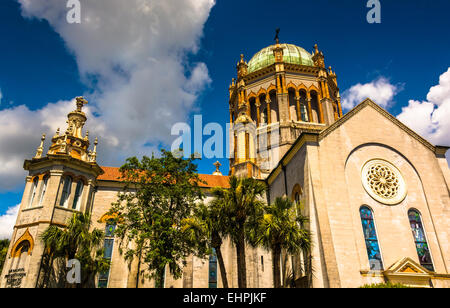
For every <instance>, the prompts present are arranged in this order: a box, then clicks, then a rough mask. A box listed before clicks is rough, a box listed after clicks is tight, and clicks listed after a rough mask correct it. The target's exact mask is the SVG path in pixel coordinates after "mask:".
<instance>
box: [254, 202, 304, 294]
mask: <svg viewBox="0 0 450 308" xmlns="http://www.w3.org/2000/svg"><path fill="white" fill-rule="evenodd" d="M264 212H265V214H264V216H263V218H262V220H261V222H260V224H259V228H258V232H257V235H256V241H255V243H257V244H260V245H262V246H263V247H265V248H267V249H270V250H271V251H272V262H273V265H272V267H273V284H274V287H275V288H280V287H281V272H280V261H281V252H282V250H286V251H287V253H289V254H296V253H299V252H300V251H302V250H303V251H308V250H309V248H310V246H311V239H310V232H309V231H308V230H306V229H305V228H304V227H303V226H304V223H305V222H306V221H307V218H306V217H304V216H302V215H301V214H300V211H299V210H298V208H297V204H295V203H294V202H292V201H291V200H289V199H288V198H286V197H283V198H280V197H279V198H276V199H275V203H273V204H271V205H268V206H265V207H264Z"/></svg>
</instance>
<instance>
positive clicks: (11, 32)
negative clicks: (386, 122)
mask: <svg viewBox="0 0 450 308" xmlns="http://www.w3.org/2000/svg"><path fill="white" fill-rule="evenodd" d="M18 1H19V2H20V0H18ZM18 1H15V0H2V1H1V3H0V23H1V27H0V37H1V38H2V44H1V48H0V93H1V95H0V97H1V101H0V121H1V119H2V117H1V113H2V112H4V113H5V114H7V113H6V111H7V110H15V113H12V114H13V115H16V114H19V115H20V114H21V113H18V111H17V110H16V109H14V108H17V107H18V106H21V105H25V106H26V107H27V108H28V109H29V111H31V112H33V111H38V110H42V109H43V108H46V106H47V105H48V104H49V103H55V104H56V103H58V102H62V101H69V100H71V99H73V98H74V97H76V96H79V95H86V96H87V97H88V98H89V99H90V101H91V102H92V105H93V106H94V107H93V108H94V109H93V111H92V112H93V113H94V114H100V113H102V112H103V111H105V109H107V108H108V107H107V106H108V102H112V100H113V98H114V97H119V98H121V99H122V98H123V99H124V102H125V103H122V104H121V105H120V108H124V110H126V108H127V106H126V102H127V99H129V100H130V101H131V100H132V98H133V95H134V94H130V92H133V91H134V90H136V91H137V92H139V91H143V92H145V86H144V88H143V89H142V87H143V86H142V83H139V82H136V87H135V86H133V88H131V89H132V90H133V91H131V90H129V89H126V90H124V91H122V92H120V91H119V90H117V89H116V85H119V86H117V88H119V87H126V83H127V82H128V81H130V80H132V79H133V74H134V73H135V72H136V76H140V71H138V70H136V69H135V68H134V67H136V66H139V65H140V62H139V61H134V59H130V58H124V57H122V55H121V54H120V53H121V52H122V50H119V51H118V52H116V51H114V50H113V49H114V46H116V45H117V41H115V44H112V45H107V44H105V45H106V46H107V47H108V48H104V49H101V50H98V49H96V48H97V47H96V46H97V45H99V46H100V45H102V44H103V42H100V41H98V40H97V41H96V40H93V39H92V40H88V39H86V40H84V37H82V36H77V35H80V33H81V35H82V34H83V33H86V32H83V31H80V32H77V31H78V30H74V31H73V32H71V31H72V30H71V28H68V26H64V25H61V24H60V23H58V21H57V20H55V18H56V17H54V16H53V15H52V14H50V13H48V12H42V11H40V10H39V8H38V7H33V5H30V6H29V7H26V8H25V9H24V11H21V6H20V3H19V2H18ZM39 1H40V0H37V1H36V2H37V3H39ZM183 1H184V0H183ZM202 1H203V2H204V3H205V5H206V6H207V5H208V4H207V2H208V1H211V0H202ZM49 2H52V3H56V2H57V1H49ZM83 2H85V1H83V0H82V1H81V3H82V14H84V13H86V14H92V13H91V12H85V11H83V9H85V6H83V5H84V4H83ZM100 2H101V1H100ZM132 2H133V1H130V2H129V3H132ZM149 2H152V1H149ZM167 2H168V3H171V2H174V1H167ZM186 2H188V0H186ZM104 3H105V6H108V5H109V4H108V2H107V1H104ZM110 3H113V4H115V3H118V2H117V1H111V2H110ZM209 4H211V2H209ZM168 5H170V4H168ZM86 6H87V5H86ZM111 6H112V4H111ZM131 6H132V4H130V7H131ZM119 9H123V8H117V7H110V8H109V7H106V8H105V10H104V11H105V12H108V10H111V11H110V12H111V14H112V15H114V16H112V17H111V18H116V19H118V20H120V18H122V16H123V18H130V16H129V15H127V12H118V11H117V10H119ZM381 9H382V22H381V24H369V23H367V21H366V14H367V12H368V10H369V9H368V8H366V1H365V0H359V1H354V0H344V1H332V0H328V1H325V0H314V1H300V0H283V1H279V0H278V1H255V0H245V1H242V0H241V1H236V0H218V1H216V3H215V5H214V6H213V7H212V9H211V10H209V8H208V9H207V10H205V11H201V13H198V14H199V15H200V17H199V18H198V20H199V21H198V22H196V21H189V22H187V23H186V24H187V25H188V26H192V31H187V30H185V29H184V28H183V27H180V28H177V27H173V28H171V26H170V25H169V26H167V27H165V28H163V30H166V29H169V30H170V31H169V30H167V31H166V32H164V31H163V30H161V31H160V32H161V33H163V35H160V36H158V38H157V39H155V40H153V41H151V43H152V44H149V45H146V47H145V48H148V52H149V55H151V56H152V59H156V60H154V61H159V60H160V62H162V63H166V61H167V63H169V64H168V65H167V67H168V68H167V69H168V70H169V71H170V68H171V67H175V68H176V69H178V68H179V67H181V68H182V69H183V70H184V71H183V73H182V74H184V76H185V77H186V80H185V81H183V78H182V76H179V75H177V76H174V77H173V79H175V80H180V79H181V81H179V84H180V85H179V87H181V88H183V89H186V88H187V90H186V92H187V94H186V93H184V92H183V95H184V94H186V97H185V98H184V99H185V100H186V103H185V104H184V105H183V106H184V107H185V110H184V111H185V112H184V113H181V114H180V113H177V114H176V116H174V117H176V118H177V119H179V118H183V117H184V118H185V119H186V120H187V121H190V119H192V115H193V114H202V115H203V121H204V122H218V123H220V124H225V123H226V122H227V121H228V120H229V115H228V86H229V84H230V81H231V78H233V77H235V75H236V68H235V66H236V62H237V61H238V60H239V55H240V54H241V53H243V54H244V55H245V58H246V60H247V61H248V60H250V58H251V56H252V55H253V54H255V53H256V52H258V51H259V50H260V49H262V48H263V47H266V46H268V45H270V44H272V43H273V37H274V30H275V29H276V28H281V33H280V40H281V41H282V42H286V43H292V44H296V45H299V46H301V47H303V48H305V49H306V50H308V51H312V49H313V47H312V46H313V45H314V44H315V43H317V44H318V45H319V49H320V50H322V51H323V52H324V54H325V61H326V65H327V66H328V65H331V66H332V68H333V70H334V71H335V72H336V73H337V75H338V84H339V87H340V89H341V93H346V94H347V95H348V97H350V96H351V95H352V94H354V96H356V97H358V95H359V94H360V92H358V91H361V89H366V90H367V91H369V93H371V92H370V91H372V90H375V91H377V90H379V91H381V90H383V89H388V90H389V89H391V90H392V93H391V95H389V93H388V97H387V98H386V101H383V102H381V104H382V105H383V104H384V105H385V107H386V108H387V109H388V111H390V112H391V113H392V114H394V115H395V116H397V115H399V114H400V113H402V108H403V107H407V106H409V101H410V100H414V101H417V104H416V105H415V106H416V107H417V106H419V105H420V106H422V107H426V106H431V105H432V104H433V103H435V102H433V101H432V102H431V103H428V102H427V94H428V93H429V92H430V88H432V87H433V86H436V85H438V84H439V77H440V76H441V75H443V74H444V73H445V72H446V71H447V70H448V69H449V66H450V52H449V50H450V40H449V39H448V32H449V29H450V19H449V18H448V12H449V11H450V2H449V1H447V0H435V1H418V0H417V1H411V0H410V1H406V0H397V1H386V0H384V1H383V0H381ZM130 10H131V9H130ZM94 12H95V11H94ZM196 12H197V11H196ZM105 14H106V13H105ZM122 14H123V15H122ZM24 16H25V17H24ZM82 16H83V15H82ZM90 16H91V15H90ZM105 16H106V17H105ZM107 16H108V15H102V18H107ZM180 16H181V17H179V18H183V14H182V12H181V15H180ZM36 17H39V18H41V19H38V18H36ZM174 18H177V17H174ZM186 18H188V17H186ZM189 18H192V17H189ZM194 18H195V17H194ZM203 21H206V22H203ZM128 22H133V19H130V20H129V21H128ZM165 22H166V21H161V24H163V25H164V23H165ZM167 22H168V23H169V22H170V21H167ZM137 26H139V24H137ZM73 27H77V26H76V25H73ZM186 28H187V26H186ZM177 29H179V30H177ZM177 31H179V32H180V33H181V34H180V37H177V35H178V33H177ZM183 31H186V33H184V32H183ZM193 33H194V34H193ZM120 35H121V34H118V36H120ZM148 35H151V34H148ZM172 37H173V40H174V41H173V42H172V41H170V40H171V38H172ZM183 37H186V41H185V42H184V41H183ZM94 38H95V37H94ZM198 38H200V39H199V40H198ZM107 39H109V38H106V36H105V40H107ZM180 40H181V41H183V42H182V43H179V44H181V47H180V46H178V45H176V44H178V41H180ZM191 41H192V42H194V41H195V43H192V42H191ZM78 42H79V43H78ZM158 43H159V44H161V46H162V47H161V48H162V49H161V50H163V52H161V53H164V51H165V50H167V53H170V54H171V52H172V50H173V49H176V50H177V51H176V52H175V53H174V54H176V55H174V56H173V57H172V58H166V56H165V55H160V54H159V53H158V48H159V46H158ZM191 43H192V44H194V45H195V46H191V45H190V44H191ZM78 44H79V45H78ZM80 45H83V46H80ZM150 45H151V46H150ZM111 46H113V48H111ZM149 46H150V47H149ZM167 46H168V47H167ZM174 46H175V47H174ZM89 48H92V50H90V49H89ZM130 48H132V47H130ZM145 48H143V49H140V50H138V51H136V53H135V54H133V56H134V55H136V58H138V57H142V59H146V57H145V56H142V53H141V51H142V50H143V51H144V52H145V51H146V49H145ZM123 50H125V49H123ZM96 52H97V54H99V55H100V56H99V57H96V58H93V57H91V55H92V54H94V53H96ZM109 52H110V53H111V54H109ZM102 55H104V57H105V58H107V59H108V61H109V62H111V63H119V64H118V67H120V69H121V70H122V69H123V70H124V71H126V72H128V73H129V74H128V75H127V74H123V75H126V76H123V75H121V74H119V73H117V70H115V69H112V70H111V74H113V75H114V74H116V75H117V76H119V77H118V79H120V81H116V80H115V79H113V78H111V79H109V77H105V76H108V74H107V73H105V70H107V69H109V67H108V66H106V65H105V66H101V63H102ZM171 55H172V54H171ZM115 61H117V62H115ZM143 61H144V60H143ZM145 61H147V60H145ZM99 63H100V64H99ZM177 64H179V66H177ZM157 67H160V66H157ZM154 68H155V67H153V66H152V67H151V69H150V68H149V70H148V71H145V72H144V73H143V74H144V76H149V79H150V80H149V83H151V80H154V79H153V78H155V79H157V80H159V79H160V81H161V84H160V85H159V87H156V88H149V93H148V95H149V96H157V97H159V98H160V99H161V101H164V100H165V99H166V96H164V95H165V94H164V93H167V92H170V91H171V89H170V87H169V86H168V87H167V89H164V92H161V94H160V93H159V92H158V91H159V90H158V89H159V88H164V82H165V80H166V79H167V80H169V79H170V77H171V75H170V74H167V76H165V75H164V74H163V75H162V74H158V75H155V76H152V75H151V74H152V73H151V72H152V71H156V70H155V69H154ZM127 70H128V71H127ZM145 74H148V75H145ZM155 74H156V73H155ZM116 75H114V76H116ZM130 76H131V77H130ZM197 77H198V78H197ZM377 80H378V81H379V83H378V85H379V86H380V87H381V88H377V87H375V88H374V87H372V88H370V85H372V86H374V85H376V81H377ZM380 80H381V81H380ZM183 83H185V84H189V86H187V87H185V86H183ZM144 84H145V82H144ZM358 84H360V87H358V86H356V85H358ZM111 85H113V86H111ZM138 85H140V87H139V86H138ZM364 85H366V87H365V88H364V87H363V86H364ZM355 86H356V87H355ZM383 87H385V88H383ZM386 87H387V88H386ZM371 89H372V90H371ZM161 91H162V90H161ZM346 91H347V92H346ZM174 93H175V94H176V93H178V92H176V91H174ZM126 95H130V96H126ZM167 99H168V101H169V100H176V98H167ZM428 100H429V98H428ZM61 104H62V103H61ZM130 104H131V103H130ZM58 106H59V105H58ZM112 106H113V107H111V108H118V107H117V106H116V105H112ZM168 106H173V107H170V108H173V109H174V110H172V111H173V112H177V110H175V109H177V105H175V104H174V105H170V104H169V105H168ZM410 107H411V109H409V111H411V112H410V113H408V114H406V113H405V116H404V117H403V119H405V121H407V122H408V121H409V122H408V123H407V124H410V123H412V124H414V122H415V120H417V119H411V117H410V114H411V113H413V114H416V116H417V117H419V119H420V117H421V116H423V117H424V118H425V117H430V112H428V114H425V115H421V114H419V113H416V112H414V111H415V109H413V107H414V106H412V105H411V106H410ZM102 108H103V109H102ZM168 108H169V107H168ZM434 108H435V109H437V108H438V103H436V106H434ZM417 110H419V109H417ZM420 110H422V109H420ZM433 110H434V109H433V108H432V111H433ZM169 111H170V109H169ZM111 112H112V111H111ZM111 112H109V111H108V114H109V113H111ZM25 114H27V115H28V114H30V113H29V112H28V111H27V112H25ZM153 116H155V115H154V114H153ZM111 117H112V119H116V117H117V115H112V116H111ZM105 118H106V116H105ZM17 119H18V121H20V120H21V119H23V123H20V126H23V127H27V126H33V125H34V124H33V123H31V122H32V121H34V120H35V121H40V120H39V119H40V118H38V119H34V120H33V117H29V118H28V117H25V118H21V117H18V118H17ZM108 119H109V118H108ZM153 120H154V119H153V118H152V117H151V115H150V116H149V117H148V118H147V119H146V121H149V122H152V121H153ZM444 120H445V119H444ZM93 121H95V120H92V119H91V121H88V123H87V125H86V126H87V127H89V126H95V125H94V123H92V122H93ZM441 121H443V120H442V115H441ZM166 122H167V121H166ZM419 122H420V121H419ZM130 123H131V124H127V125H133V123H134V124H135V125H138V126H139V125H141V124H142V123H139V122H138V121H137V122H136V121H135V122H133V121H131V122H130ZM36 125H37V124H36ZM149 125H150V124H149ZM423 125H427V126H426V128H424V127H425V126H423V127H420V128H421V129H423V131H419V133H423V134H425V135H426V136H425V137H428V139H430V140H431V141H432V142H433V141H434V142H440V143H442V142H446V141H447V140H449V139H445V137H440V136H442V135H443V134H442V132H440V135H439V136H437V135H436V131H437V128H436V127H435V126H433V128H432V129H431V128H430V127H431V126H430V125H431V124H430V123H425V124H423ZM441 126H442V127H443V128H441V129H442V130H443V129H446V127H448V126H445V123H441ZM0 127H3V126H2V123H0ZM128 128H129V127H125V128H124V127H121V128H120V130H121V131H123V130H124V129H125V131H126V130H127V129H128ZM129 129H130V134H131V133H135V132H136V131H139V130H138V129H136V130H134V128H129ZM146 129H148V131H146ZM154 129H156V128H155V127H153V126H146V125H143V129H142V130H144V133H145V134H147V135H148V136H152V134H153V130H154ZM417 129H418V130H420V129H419V127H418V128H417ZM94 131H96V132H105V130H102V128H101V127H100V128H94ZM8 133H9V132H8V129H6V130H5V129H4V131H3V132H2V135H0V146H1V147H2V148H0V162H2V163H3V164H6V163H7V162H8V160H7V158H6V157H7V155H15V157H16V160H17V161H20V160H21V161H23V160H24V159H25V158H30V155H32V154H33V152H34V151H35V149H36V147H37V146H38V144H39V139H40V134H42V133H43V132H41V131H33V134H32V135H34V139H35V141H34V142H31V143H30V142H26V143H25V142H24V143H23V146H21V147H18V148H17V149H15V150H14V151H11V153H9V152H8V151H7V150H6V148H5V143H1V138H2V136H3V138H4V140H10V139H14V138H12V136H13V132H12V131H11V133H10V134H8ZM448 133H450V131H449V132H448ZM14 134H16V135H17V136H18V137H17V138H18V139H19V140H17V143H20V142H21V139H20V138H22V135H21V134H19V133H17V131H14ZM155 134H157V135H158V138H157V139H153V138H150V137H149V138H148V140H146V139H145V137H140V138H142V140H141V141H142V142H141V143H145V145H144V144H143V145H142V146H141V145H136V144H131V145H126V146H125V145H124V146H123V147H126V148H130V149H132V150H135V152H133V153H135V155H142V154H143V153H148V151H149V149H156V148H158V147H159V146H161V145H163V144H170V143H171V142H172V141H173V139H174V137H173V136H170V134H168V133H164V131H158V132H157V133H155ZM32 135H30V136H28V135H27V137H30V138H31V136H32ZM444 135H445V134H444ZM8 136H10V137H11V138H8ZM14 136H15V135H14ZM118 136H120V134H119V135H118ZM24 138H25V137H24ZM102 138H107V136H103V135H102ZM117 138H118V139H117V140H119V145H117V144H116V143H114V140H113V139H111V140H108V141H107V142H109V143H108V144H109V145H108V146H111V147H113V145H114V144H115V145H114V146H115V148H117V149H121V150H122V148H121V147H120V142H121V140H122V139H120V138H121V137H117ZM30 140H32V139H30ZM144 141H145V142H144ZM9 142H13V141H11V140H10V141H9ZM14 142H15V141H14ZM449 143H450V140H449ZM447 145H450V144H447ZM101 146H102V143H100V145H99V147H101ZM133 147H135V148H133ZM105 148H106V146H105ZM1 152H4V153H5V154H4V156H3V159H1ZM121 153H122V154H120V155H116V156H114V157H109V158H108V159H106V161H104V162H103V161H102V158H101V157H100V158H99V160H100V163H105V164H107V165H117V166H119V165H120V163H119V162H120V161H121V159H122V158H124V157H126V156H127V155H129V152H127V151H122V152H121ZM214 161H215V159H214V160H206V159H203V160H202V161H201V162H200V163H199V171H200V172H201V173H211V172H212V171H213V169H214V167H213V166H212V163H213V162H214ZM220 161H221V162H222V164H223V167H222V169H223V172H224V173H227V172H228V162H227V160H226V159H221V160H220ZM21 168H22V163H20V164H19V163H16V164H15V165H14V167H9V169H8V172H11V173H14V177H17V178H19V177H23V176H24V175H25V173H24V172H23V171H21V170H20V169H21ZM8 178H9V175H8V174H6V175H5V176H4V177H1V176H0V179H2V180H3V181H4V182H5V181H6V182H7V181H8V180H7V179H8ZM2 185H3V184H2V183H0V214H3V213H5V212H6V210H7V209H8V208H9V207H12V206H14V205H16V204H18V203H19V202H20V198H21V195H22V190H23V181H22V182H17V184H14V185H12V184H11V185H3V186H2Z"/></svg>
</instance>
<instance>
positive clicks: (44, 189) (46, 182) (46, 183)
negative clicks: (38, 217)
mask: <svg viewBox="0 0 450 308" xmlns="http://www.w3.org/2000/svg"><path fill="white" fill-rule="evenodd" d="M48 178H49V176H48V175H46V176H45V177H44V183H42V188H41V197H40V198H39V206H41V205H42V202H44V196H45V193H46V192H47V185H48Z"/></svg>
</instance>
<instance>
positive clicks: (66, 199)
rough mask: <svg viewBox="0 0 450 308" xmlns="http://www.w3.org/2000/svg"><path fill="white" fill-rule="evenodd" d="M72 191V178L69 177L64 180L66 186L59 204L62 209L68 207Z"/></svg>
mask: <svg viewBox="0 0 450 308" xmlns="http://www.w3.org/2000/svg"><path fill="white" fill-rule="evenodd" d="M71 190H72V178H71V177H70V176H67V177H65V178H64V186H63V191H62V195H61V201H60V203H59V205H60V206H62V207H67V206H68V204H69V197H70V192H71Z"/></svg>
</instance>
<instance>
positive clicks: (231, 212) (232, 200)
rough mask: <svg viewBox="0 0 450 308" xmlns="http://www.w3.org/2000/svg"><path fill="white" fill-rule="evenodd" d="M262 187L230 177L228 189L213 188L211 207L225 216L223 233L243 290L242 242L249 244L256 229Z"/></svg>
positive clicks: (259, 215)
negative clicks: (231, 247)
mask: <svg viewBox="0 0 450 308" xmlns="http://www.w3.org/2000/svg"><path fill="white" fill-rule="evenodd" d="M265 190H266V187H265V185H264V184H263V183H262V182H261V181H258V180H255V179H252V178H245V179H238V178H236V177H234V176H232V177H230V188H228V189H224V188H216V189H213V191H212V192H213V195H214V197H215V199H214V201H213V204H215V205H216V206H217V207H219V208H222V209H223V211H224V217H226V220H225V224H226V226H227V227H226V228H225V229H223V230H222V233H223V234H226V235H228V236H230V238H231V240H232V241H233V243H234V244H235V246H236V256H237V266H238V286H239V288H246V287H247V274H246V262H245V243H246V242H249V241H250V239H251V238H252V237H254V234H255V232H256V230H257V228H258V227H257V226H258V223H259V221H260V218H261V217H262V214H263V206H264V202H263V201H262V200H263V195H264V192H265Z"/></svg>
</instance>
